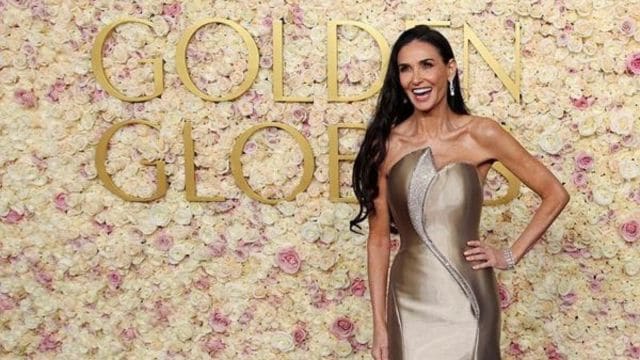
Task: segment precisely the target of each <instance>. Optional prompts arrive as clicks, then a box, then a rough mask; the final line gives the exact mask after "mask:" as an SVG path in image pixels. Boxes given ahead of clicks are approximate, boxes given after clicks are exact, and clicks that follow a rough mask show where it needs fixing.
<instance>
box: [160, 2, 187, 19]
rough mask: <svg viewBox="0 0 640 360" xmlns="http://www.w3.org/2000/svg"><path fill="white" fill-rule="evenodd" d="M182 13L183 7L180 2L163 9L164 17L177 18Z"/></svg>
mask: <svg viewBox="0 0 640 360" xmlns="http://www.w3.org/2000/svg"><path fill="white" fill-rule="evenodd" d="M181 13H182V5H181V4H180V3H179V2H177V1H176V2H174V3H173V4H167V5H164V6H163V7H162V15H167V16H171V17H176V16H178V15H180V14H181Z"/></svg>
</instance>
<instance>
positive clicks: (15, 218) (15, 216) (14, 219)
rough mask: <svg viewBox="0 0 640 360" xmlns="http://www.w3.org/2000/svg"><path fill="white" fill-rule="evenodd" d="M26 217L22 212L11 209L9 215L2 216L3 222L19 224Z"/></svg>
mask: <svg viewBox="0 0 640 360" xmlns="http://www.w3.org/2000/svg"><path fill="white" fill-rule="evenodd" d="M22 218H24V214H21V213H19V212H17V211H15V210H13V209H12V210H9V212H8V213H7V215H5V216H3V217H2V222H4V223H7V224H17V223H19V222H20V220H22Z"/></svg>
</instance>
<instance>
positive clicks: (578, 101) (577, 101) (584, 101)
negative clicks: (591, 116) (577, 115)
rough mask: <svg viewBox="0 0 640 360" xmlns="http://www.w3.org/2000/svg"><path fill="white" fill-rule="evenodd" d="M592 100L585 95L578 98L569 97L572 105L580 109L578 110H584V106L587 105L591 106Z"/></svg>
mask: <svg viewBox="0 0 640 360" xmlns="http://www.w3.org/2000/svg"><path fill="white" fill-rule="evenodd" d="M593 102H594V99H592V98H591V97H586V96H580V97H579V98H572V99H571V103H572V104H573V106H575V107H576V108H578V109H580V110H584V109H586V108H588V107H589V106H591V105H592V104H593Z"/></svg>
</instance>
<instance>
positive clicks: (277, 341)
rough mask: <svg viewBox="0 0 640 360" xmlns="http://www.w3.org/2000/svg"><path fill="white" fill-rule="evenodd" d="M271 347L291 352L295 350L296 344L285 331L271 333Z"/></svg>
mask: <svg viewBox="0 0 640 360" xmlns="http://www.w3.org/2000/svg"><path fill="white" fill-rule="evenodd" d="M270 337H271V340H270V341H271V347H273V348H274V349H276V350H279V351H282V352H289V351H291V350H293V349H294V347H295V343H294V342H293V338H292V337H291V335H289V334H287V333H286V332H284V331H277V332H275V333H271V336H270Z"/></svg>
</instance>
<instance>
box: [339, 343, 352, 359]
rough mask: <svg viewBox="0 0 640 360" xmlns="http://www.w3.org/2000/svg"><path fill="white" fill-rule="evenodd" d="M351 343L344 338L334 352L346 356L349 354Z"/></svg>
mask: <svg viewBox="0 0 640 360" xmlns="http://www.w3.org/2000/svg"><path fill="white" fill-rule="evenodd" d="M351 350H352V348H351V344H350V343H349V342H348V341H346V340H341V341H339V342H338V344H337V346H336V354H337V355H338V356H340V357H346V356H348V355H350V354H351Z"/></svg>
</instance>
